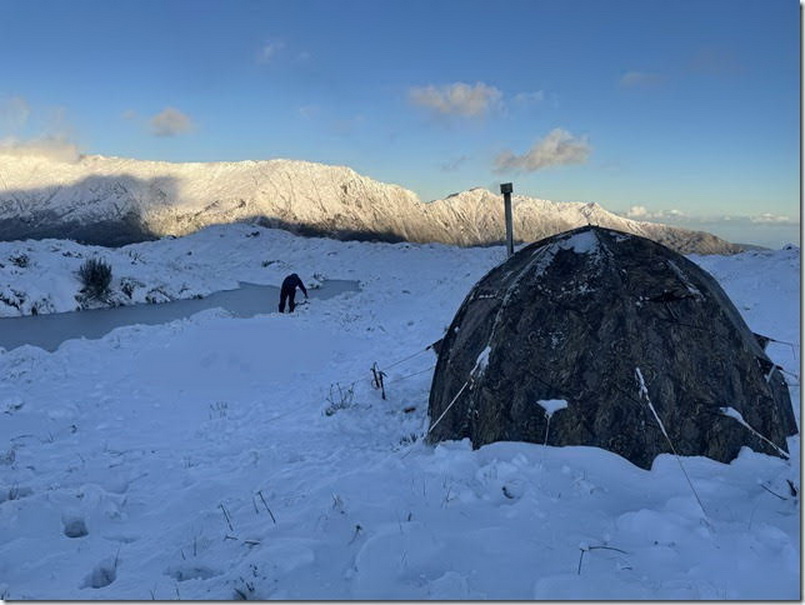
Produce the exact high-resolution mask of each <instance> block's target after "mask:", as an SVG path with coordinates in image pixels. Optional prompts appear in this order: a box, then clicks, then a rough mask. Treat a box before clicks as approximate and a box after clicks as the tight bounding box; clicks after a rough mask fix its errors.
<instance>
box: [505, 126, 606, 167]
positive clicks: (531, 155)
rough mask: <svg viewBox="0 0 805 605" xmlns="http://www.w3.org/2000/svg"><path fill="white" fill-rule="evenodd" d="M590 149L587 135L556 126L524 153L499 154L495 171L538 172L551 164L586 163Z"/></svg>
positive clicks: (509, 152)
mask: <svg viewBox="0 0 805 605" xmlns="http://www.w3.org/2000/svg"><path fill="white" fill-rule="evenodd" d="M590 151H591V147H590V144H589V143H588V142H587V138H586V137H580V138H579V137H574V136H573V135H572V134H570V133H569V132H567V131H566V130H563V129H561V128H555V129H554V130H552V131H551V132H549V133H548V135H547V136H546V137H545V138H544V139H542V140H540V141H537V142H536V143H535V144H534V146H533V147H531V149H529V150H528V151H527V152H526V153H524V154H523V155H515V154H514V153H512V152H511V151H504V152H503V153H501V154H500V155H498V157H497V158H495V172H498V173H500V172H511V171H515V170H521V171H524V172H536V171H537V170H542V169H543V168H548V167H550V166H565V165H569V164H584V163H585V162H586V161H587V158H588V157H589V155H590Z"/></svg>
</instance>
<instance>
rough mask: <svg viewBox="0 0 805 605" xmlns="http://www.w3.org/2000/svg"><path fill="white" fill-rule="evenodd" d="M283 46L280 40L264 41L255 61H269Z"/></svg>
mask: <svg viewBox="0 0 805 605" xmlns="http://www.w3.org/2000/svg"><path fill="white" fill-rule="evenodd" d="M283 48H285V43H284V42H282V41H281V40H278V41H276V42H266V43H265V44H264V45H263V47H262V48H261V49H260V50H259V52H258V53H257V62H258V63H270V62H271V60H272V59H274V57H276V56H277V53H279V52H280V51H281V50H282V49H283Z"/></svg>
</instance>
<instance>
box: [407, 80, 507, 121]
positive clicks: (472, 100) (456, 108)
mask: <svg viewBox="0 0 805 605" xmlns="http://www.w3.org/2000/svg"><path fill="white" fill-rule="evenodd" d="M502 97H503V94H502V93H501V92H500V91H499V90H498V89H497V88H495V87H494V86H488V85H486V84H484V83H483V82H478V83H476V84H475V85H474V86H470V85H469V84H465V83H464V82H456V83H454V84H446V85H444V86H432V85H431V86H422V87H414V88H411V89H410V90H409V91H408V98H409V100H410V102H411V103H413V104H414V105H417V106H419V107H425V108H427V109H430V110H431V111H433V112H435V113H436V114H439V115H445V116H461V117H476V116H482V115H484V114H486V113H487V112H489V111H490V110H491V109H492V108H493V107H495V106H496V105H497V104H498V103H499V102H500V100H501V98H502Z"/></svg>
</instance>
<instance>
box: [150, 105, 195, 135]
mask: <svg viewBox="0 0 805 605" xmlns="http://www.w3.org/2000/svg"><path fill="white" fill-rule="evenodd" d="M193 128H194V126H193V121H192V120H191V119H190V118H189V117H188V116H187V115H185V114H183V113H182V112H181V111H179V110H178V109H175V108H173V107H166V108H165V109H164V110H162V111H161V112H160V113H158V114H157V115H155V116H154V117H153V118H151V132H152V133H153V134H154V135H155V136H158V137H175V136H178V135H180V134H186V133H188V132H192V131H193Z"/></svg>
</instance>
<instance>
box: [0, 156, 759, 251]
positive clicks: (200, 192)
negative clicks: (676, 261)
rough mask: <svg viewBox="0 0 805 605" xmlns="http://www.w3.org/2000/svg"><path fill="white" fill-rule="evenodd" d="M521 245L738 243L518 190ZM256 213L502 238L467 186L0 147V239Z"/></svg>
mask: <svg viewBox="0 0 805 605" xmlns="http://www.w3.org/2000/svg"><path fill="white" fill-rule="evenodd" d="M512 201H513V217H514V233H515V239H516V240H517V241H524V242H528V241H534V240H538V239H541V238H543V237H547V236H549V235H553V234H555V233H558V232H561V231H566V230H568V229H573V228H575V227H580V226H584V225H587V224H595V225H599V226H602V227H608V228H612V229H617V230H620V231H625V232H629V233H634V234H636V235H641V236H643V237H647V238H650V239H653V240H655V241H658V242H660V243H662V244H664V245H666V246H669V247H670V248H673V249H675V250H678V251H680V252H682V253H685V254H690V253H698V254H731V253H735V252H739V251H741V250H742V249H743V247H742V246H740V245H737V244H732V243H729V242H727V241H725V240H723V239H720V238H718V237H716V236H714V235H711V234H709V233H705V232H700V231H690V230H686V229H680V228H677V227H671V226H667V225H660V224H657V223H649V222H642V221H634V220H630V219H626V218H623V217H621V216H618V215H616V214H613V213H611V212H608V211H606V210H605V209H604V208H602V207H601V206H599V205H598V204H595V203H586V204H585V203H577V202H551V201H547V200H541V199H536V198H531V197H526V196H521V195H514V196H513V198H512ZM242 221H256V222H259V223H260V224H262V225H264V226H270V227H279V228H283V229H287V230H289V231H292V232H295V233H298V234H302V235H319V236H327V237H334V238H338V239H364V240H380V241H411V242H421V243H424V242H440V243H444V244H455V245H461V246H474V245H490V244H496V243H500V242H502V241H503V240H504V237H505V226H504V221H503V204H502V202H501V196H500V195H499V194H496V193H493V192H491V191H488V190H486V189H483V188H475V189H470V190H468V191H464V192H461V193H457V194H454V195H450V196H448V197H447V198H445V199H442V200H436V201H433V202H422V201H421V200H420V199H419V197H418V196H417V195H416V194H415V193H414V192H412V191H410V190H408V189H405V188H403V187H400V186H398V185H392V184H387V183H381V182H378V181H375V180H373V179H371V178H368V177H365V176H362V175H360V174H358V173H356V172H355V171H354V170H352V169H350V168H348V167H343V166H329V165H323V164H316V163H312V162H304V161H297V160H284V159H275V160H266V161H240V162H205V163H169V162H154V161H143V160H134V159H125V158H115V157H104V156H99V155H88V156H81V157H80V158H79V159H78V160H77V161H74V162H66V161H62V160H58V159H52V158H48V157H45V156H36V155H10V154H7V155H0V240H6V241H8V240H16V239H26V238H34V239H38V238H46V237H54V238H69V239H75V240H77V241H81V242H84V243H90V244H100V245H112V246H116V245H123V244H127V243H132V242H137V241H144V240H149V239H155V238H159V237H164V236H169V235H172V236H182V235H187V234H189V233H193V232H196V231H198V230H199V229H201V228H203V227H206V226H208V225H212V224H226V223H233V222H242Z"/></svg>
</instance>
